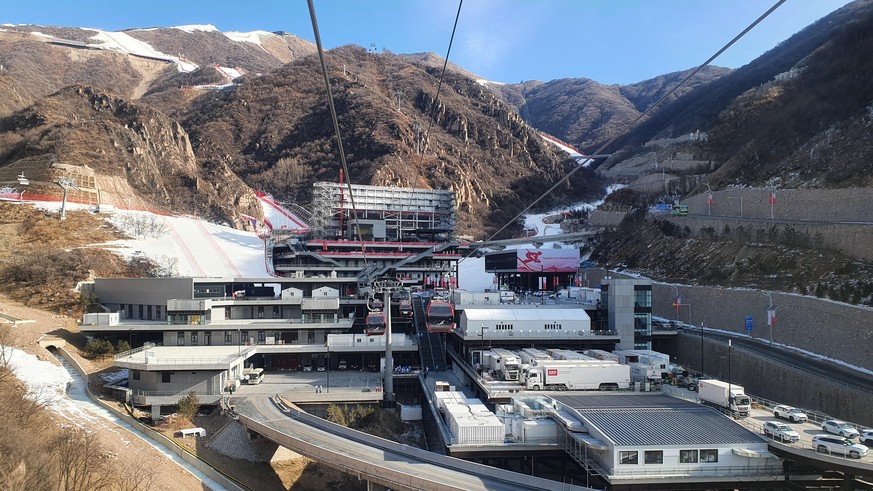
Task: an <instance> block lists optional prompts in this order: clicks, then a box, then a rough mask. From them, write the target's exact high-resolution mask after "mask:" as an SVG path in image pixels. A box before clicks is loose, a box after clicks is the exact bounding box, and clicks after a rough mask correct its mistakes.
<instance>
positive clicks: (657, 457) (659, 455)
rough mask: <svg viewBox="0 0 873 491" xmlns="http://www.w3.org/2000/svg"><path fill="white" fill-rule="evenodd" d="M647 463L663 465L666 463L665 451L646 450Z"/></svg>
mask: <svg viewBox="0 0 873 491" xmlns="http://www.w3.org/2000/svg"><path fill="white" fill-rule="evenodd" d="M646 463H647V464H663V463H664V451H663V450H646Z"/></svg>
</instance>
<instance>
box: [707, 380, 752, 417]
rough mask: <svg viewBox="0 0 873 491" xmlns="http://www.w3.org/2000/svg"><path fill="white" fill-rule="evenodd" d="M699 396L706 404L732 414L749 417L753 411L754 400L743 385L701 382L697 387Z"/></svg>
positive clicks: (716, 381) (710, 381)
mask: <svg viewBox="0 0 873 491" xmlns="http://www.w3.org/2000/svg"><path fill="white" fill-rule="evenodd" d="M697 390H698V396H699V397H700V401H701V402H702V403H704V404H708V405H711V406H716V407H718V408H721V409H727V410H729V411H730V412H731V413H732V414H737V415H739V416H743V417H745V416H748V415H749V411H751V410H752V400H751V399H750V398H749V396H747V395H746V391H745V389H743V387H742V386H741V385H737V384H730V383H728V382H722V381H721V380H701V381H699V382H698V385H697Z"/></svg>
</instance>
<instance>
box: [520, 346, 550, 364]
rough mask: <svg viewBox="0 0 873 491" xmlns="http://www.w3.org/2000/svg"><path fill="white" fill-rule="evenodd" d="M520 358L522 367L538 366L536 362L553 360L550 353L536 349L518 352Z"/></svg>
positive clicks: (524, 349) (523, 349) (525, 349)
mask: <svg viewBox="0 0 873 491" xmlns="http://www.w3.org/2000/svg"><path fill="white" fill-rule="evenodd" d="M518 357H519V358H521V363H522V365H536V362H537V361H539V360H551V359H552V357H551V356H549V354H548V353H546V352H545V351H543V350H538V349H536V348H522V349H521V350H519V352H518Z"/></svg>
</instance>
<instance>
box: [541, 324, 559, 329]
mask: <svg viewBox="0 0 873 491" xmlns="http://www.w3.org/2000/svg"><path fill="white" fill-rule="evenodd" d="M543 329H561V325H560V324H558V323H554V324H543Z"/></svg>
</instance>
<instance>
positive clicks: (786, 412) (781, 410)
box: [773, 405, 809, 423]
mask: <svg viewBox="0 0 873 491" xmlns="http://www.w3.org/2000/svg"><path fill="white" fill-rule="evenodd" d="M773 416H776V417H777V418H785V419H787V420H789V421H792V422H794V423H803V422H804V421H806V420H807V419H809V418H808V417H807V416H806V413H804V412H803V411H801V410H800V409H797V408H796V407H791V406H784V405H782V406H776V407H774V408H773Z"/></svg>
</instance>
